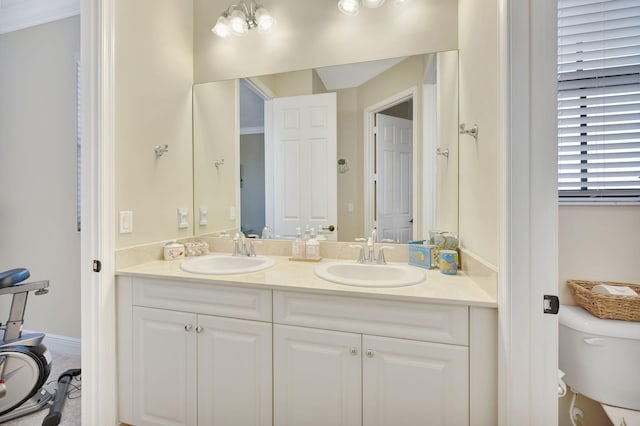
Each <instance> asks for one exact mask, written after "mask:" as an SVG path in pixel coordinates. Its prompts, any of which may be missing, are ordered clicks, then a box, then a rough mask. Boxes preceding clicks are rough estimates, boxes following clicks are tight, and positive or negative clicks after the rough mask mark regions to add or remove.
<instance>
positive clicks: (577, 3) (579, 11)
mask: <svg viewBox="0 0 640 426" xmlns="http://www.w3.org/2000/svg"><path fill="white" fill-rule="evenodd" d="M558 189H559V195H560V200H561V201H585V200H593V201H619V200H627V201H640V0H558Z"/></svg>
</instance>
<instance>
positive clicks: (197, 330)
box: [196, 325, 204, 333]
mask: <svg viewBox="0 0 640 426" xmlns="http://www.w3.org/2000/svg"><path fill="white" fill-rule="evenodd" d="M202 330H204V328H203V327H202V326H201V325H199V326H197V327H196V333H200V332H202Z"/></svg>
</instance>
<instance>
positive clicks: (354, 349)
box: [349, 346, 358, 356]
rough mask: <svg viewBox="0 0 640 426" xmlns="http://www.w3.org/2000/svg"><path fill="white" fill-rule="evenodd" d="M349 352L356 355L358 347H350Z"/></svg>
mask: <svg viewBox="0 0 640 426" xmlns="http://www.w3.org/2000/svg"><path fill="white" fill-rule="evenodd" d="M349 353H351V355H354V356H355V355H358V348H356V347H355V346H354V347H353V348H351V349H350V350H349Z"/></svg>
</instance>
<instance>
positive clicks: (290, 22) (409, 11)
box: [194, 0, 458, 83]
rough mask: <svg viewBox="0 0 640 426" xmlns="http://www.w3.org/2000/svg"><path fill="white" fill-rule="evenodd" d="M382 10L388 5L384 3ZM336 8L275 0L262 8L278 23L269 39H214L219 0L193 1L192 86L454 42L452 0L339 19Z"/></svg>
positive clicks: (454, 5) (395, 54) (441, 46)
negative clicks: (193, 54) (212, 28)
mask: <svg viewBox="0 0 640 426" xmlns="http://www.w3.org/2000/svg"><path fill="white" fill-rule="evenodd" d="M388 3H389V2H388ZM336 5H337V2H336V1H333V0H332V1H329V2H327V1H325V0H323V1H300V0H279V1H272V2H270V3H269V4H268V5H265V6H267V7H268V9H269V10H270V12H271V13H272V14H273V16H274V17H275V18H276V19H277V27H276V28H274V31H272V32H271V33H269V34H264V35H262V34H259V33H258V32H257V31H251V32H250V33H249V34H248V35H246V36H245V37H229V38H227V39H224V40H223V39H221V38H219V37H217V36H214V35H212V33H211V27H212V25H213V24H214V23H215V20H216V19H217V17H218V16H219V15H220V13H221V12H222V11H224V10H225V9H226V8H227V7H228V6H229V2H228V1H225V0H195V9H194V10H195V14H194V16H195V33H194V34H195V39H194V44H195V63H194V65H195V80H196V82H198V83H202V82H207V81H213V80H223V79H229V78H236V77H246V76H253V75H262V74H273V73H278V72H283V71H290V70H299V69H307V68H316V67H319V66H327V65H337V64H345V63H352V62H362V61H370V60H374V59H383V58H390V57H398V56H408V55H415V54H420V53H424V52H435V51H442V50H452V49H456V48H457V47H458V43H457V37H458V33H457V26H458V23H457V8H458V4H457V2H456V1H455V0H420V1H412V2H409V3H408V4H407V5H405V6H403V7H393V6H392V5H391V4H385V5H384V6H383V8H382V9H377V10H368V9H366V10H362V11H361V12H360V14H359V15H357V16H355V17H353V16H346V15H344V14H342V13H341V12H340V11H339V10H338V8H337V7H336Z"/></svg>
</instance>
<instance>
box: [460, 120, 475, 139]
mask: <svg viewBox="0 0 640 426" xmlns="http://www.w3.org/2000/svg"><path fill="white" fill-rule="evenodd" d="M460 134H461V135H469V136H473V138H474V139H475V140H476V142H477V141H478V125H477V124H474V125H473V127H472V128H470V129H467V128H466V126H465V124H464V123H462V124H460Z"/></svg>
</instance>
